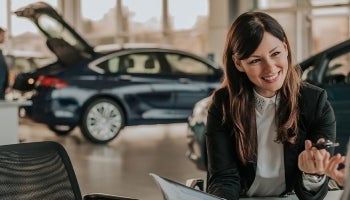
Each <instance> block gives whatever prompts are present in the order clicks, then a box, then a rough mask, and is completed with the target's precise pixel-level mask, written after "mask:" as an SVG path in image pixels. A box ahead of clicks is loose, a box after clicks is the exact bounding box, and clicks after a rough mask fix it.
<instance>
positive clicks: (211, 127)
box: [206, 102, 240, 200]
mask: <svg viewBox="0 0 350 200" xmlns="http://www.w3.org/2000/svg"><path fill="white" fill-rule="evenodd" d="M218 105H219V106H218ZM221 107H222V106H221V103H218V102H212V103H211V105H210V106H209V110H208V118H207V130H206V142H207V155H208V183H207V184H208V185H207V192H208V193H210V194H213V195H215V196H218V197H222V198H225V199H227V200H235V199H239V193H240V177H239V172H238V167H237V162H236V160H237V158H236V157H237V156H236V153H235V145H234V141H233V137H231V136H230V132H229V129H228V128H227V127H225V125H224V124H223V123H222V109H221Z"/></svg>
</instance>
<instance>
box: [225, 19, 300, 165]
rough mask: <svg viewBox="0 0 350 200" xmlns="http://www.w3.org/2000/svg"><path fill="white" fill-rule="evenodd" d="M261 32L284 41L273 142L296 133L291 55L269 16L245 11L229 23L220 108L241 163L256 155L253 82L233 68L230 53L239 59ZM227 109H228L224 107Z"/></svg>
mask: <svg viewBox="0 0 350 200" xmlns="http://www.w3.org/2000/svg"><path fill="white" fill-rule="evenodd" d="M264 32H269V33H270V34H272V35H273V36H275V37H276V38H278V39H279V40H281V41H282V42H285V43H286V44H287V49H288V65H289V67H288V71H287V76H286V79H285V81H284V83H283V85H282V88H281V89H280V90H279V91H278V94H279V96H280V102H279V105H283V106H278V108H277V109H276V119H277V120H276V127H277V136H276V138H275V141H276V142H280V143H294V142H295V140H296V138H297V133H298V116H299V106H298V97H299V87H300V84H301V78H300V68H299V67H298V66H292V54H291V49H290V45H289V42H288V39H287V37H286V34H285V32H284V30H283V28H282V26H281V25H280V24H279V23H278V22H277V21H276V20H275V19H274V18H272V17H271V16H269V15H268V14H265V13H262V12H246V13H243V14H242V15H240V16H239V17H238V18H237V19H236V20H235V21H234V22H233V24H232V25H231V27H230V29H229V31H228V33H227V37H226V44H225V47H224V55H223V63H224V68H225V69H224V70H225V76H224V80H223V82H222V86H221V87H222V88H226V89H227V90H228V93H229V102H230V106H229V107H227V108H225V107H223V109H224V113H229V115H230V116H225V115H224V116H223V121H225V122H227V123H231V124H232V125H233V130H232V134H233V135H234V136H235V138H236V149H237V152H238V157H239V158H240V160H241V161H242V163H243V164H246V163H248V162H252V161H253V160H254V158H255V156H256V147H257V136H256V121H255V99H254V93H253V87H254V85H253V83H252V82H251V81H250V80H249V79H248V77H247V75H246V74H245V73H243V72H240V71H238V70H237V68H236V66H235V63H234V61H233V60H232V55H235V56H237V57H238V59H240V60H243V59H246V58H248V57H249V56H250V55H251V54H252V53H254V51H255V50H256V49H257V47H258V46H259V44H260V42H261V40H262V38H263V35H264ZM227 109H229V110H227Z"/></svg>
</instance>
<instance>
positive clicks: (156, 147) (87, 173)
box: [18, 119, 205, 200]
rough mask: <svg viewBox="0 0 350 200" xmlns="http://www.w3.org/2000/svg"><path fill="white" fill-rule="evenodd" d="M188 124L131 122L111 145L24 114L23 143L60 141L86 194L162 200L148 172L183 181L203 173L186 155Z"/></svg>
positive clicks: (201, 175) (21, 136) (199, 176)
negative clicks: (61, 133) (60, 131)
mask: <svg viewBox="0 0 350 200" xmlns="http://www.w3.org/2000/svg"><path fill="white" fill-rule="evenodd" d="M186 129H187V127H186V124H171V125H153V126H135V127H127V128H125V129H124V130H122V132H121V133H120V135H119V136H118V137H117V138H116V139H114V140H113V141H112V142H110V143H109V144H107V145H95V144H92V143H90V142H88V141H87V140H85V139H84V137H83V136H82V135H81V133H80V130H79V129H78V128H76V129H74V130H73V132H72V133H71V134H70V135H68V136H62V137H58V136H55V134H54V133H53V132H51V131H50V130H49V129H47V128H46V127H45V126H44V125H41V124H37V123H33V122H32V121H30V120H27V119H20V126H19V130H18V131H19V137H20V140H21V141H23V142H31V141H43V140H53V141H57V142H59V143H61V144H62V145H63V146H64V147H65V148H66V150H67V151H68V154H69V156H70V158H71V160H72V163H73V166H74V169H75V173H76V175H77V178H78V182H79V185H80V188H81V192H82V194H88V193H108V194H114V195H122V196H130V197H134V198H138V199H142V200H161V199H162V194H161V192H160V190H159V188H158V186H157V185H156V183H155V182H154V181H153V179H152V178H151V177H150V176H149V173H155V174H158V175H161V176H163V177H166V178H169V179H172V180H175V181H177V182H180V183H185V182H186V180H187V179H190V178H204V177H205V173H204V172H203V171H199V170H197V169H196V167H195V166H194V164H192V163H191V162H190V161H189V160H188V159H187V158H186V156H185V152H186Z"/></svg>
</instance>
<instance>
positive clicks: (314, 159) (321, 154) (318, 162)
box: [298, 138, 330, 175]
mask: <svg viewBox="0 0 350 200" xmlns="http://www.w3.org/2000/svg"><path fill="white" fill-rule="evenodd" d="M324 141H325V140H324V139H323V138H321V139H319V140H318V141H317V143H320V142H324ZM329 157H330V154H329V152H328V151H326V150H325V149H321V150H318V149H317V148H316V147H312V143H311V141H310V140H305V150H304V151H302V152H301V153H300V154H299V158H298V167H299V169H300V170H301V171H303V172H305V173H307V174H318V175H324V174H325V171H326V168H327V166H328V163H329Z"/></svg>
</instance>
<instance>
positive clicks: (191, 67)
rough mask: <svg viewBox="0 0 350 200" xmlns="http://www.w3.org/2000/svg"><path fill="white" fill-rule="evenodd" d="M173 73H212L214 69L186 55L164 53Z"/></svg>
mask: <svg viewBox="0 0 350 200" xmlns="http://www.w3.org/2000/svg"><path fill="white" fill-rule="evenodd" d="M165 58H166V59H167V61H168V63H169V64H170V66H171V71H172V73H173V74H193V75H213V74H214V73H215V72H214V69H213V68H211V67H210V66H208V65H207V64H206V63H203V62H201V61H199V60H195V59H193V58H191V57H189V56H186V55H180V54H166V55H165Z"/></svg>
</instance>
